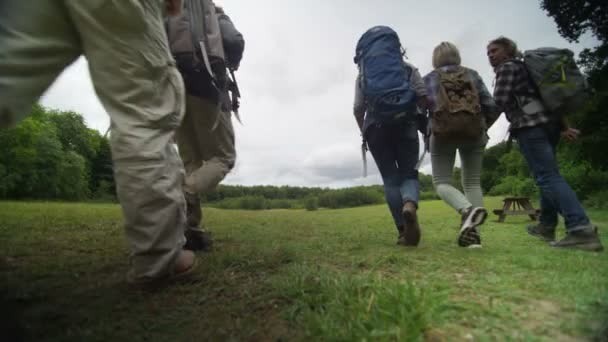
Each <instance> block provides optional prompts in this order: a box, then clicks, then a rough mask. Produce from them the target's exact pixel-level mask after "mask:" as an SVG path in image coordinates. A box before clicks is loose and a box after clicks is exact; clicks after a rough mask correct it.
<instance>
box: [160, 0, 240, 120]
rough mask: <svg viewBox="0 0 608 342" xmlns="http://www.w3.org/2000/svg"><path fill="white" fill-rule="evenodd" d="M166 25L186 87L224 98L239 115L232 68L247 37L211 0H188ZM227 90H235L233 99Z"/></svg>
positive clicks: (218, 99) (198, 93)
mask: <svg viewBox="0 0 608 342" xmlns="http://www.w3.org/2000/svg"><path fill="white" fill-rule="evenodd" d="M166 29H167V36H168V39H169V47H170V49H171V53H172V54H173V56H174V57H175V60H176V62H177V66H178V69H179V70H180V72H181V74H182V76H183V78H184V83H185V85H186V91H187V92H188V93H189V94H191V95H194V96H200V97H205V98H209V99H211V100H214V101H216V102H221V103H222V106H223V107H224V109H228V110H233V111H235V114H237V118H238V113H237V110H238V97H240V94H239V91H238V86H237V85H236V80H235V79H234V74H233V72H234V70H236V69H237V68H238V64H239V63H240V60H241V58H242V55H243V49H244V40H243V38H242V35H241V34H240V32H238V31H237V30H236V28H234V25H233V24H232V22H231V21H230V19H229V18H228V16H226V15H225V14H224V13H223V10H221V8H218V7H216V6H215V4H214V3H213V1H212V0H185V1H184V6H183V10H182V12H181V14H180V15H179V16H177V17H171V18H168V19H167V21H166ZM227 68H228V69H230V71H231V74H232V77H233V79H232V80H230V79H229V77H228V74H227V73H226V69H227ZM226 90H230V91H231V92H232V99H230V98H228V93H227V92H226ZM230 102H231V103H230Z"/></svg>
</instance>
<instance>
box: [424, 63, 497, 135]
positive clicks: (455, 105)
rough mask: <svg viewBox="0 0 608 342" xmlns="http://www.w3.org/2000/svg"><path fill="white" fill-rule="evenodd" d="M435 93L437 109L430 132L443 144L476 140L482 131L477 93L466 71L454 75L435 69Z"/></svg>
mask: <svg viewBox="0 0 608 342" xmlns="http://www.w3.org/2000/svg"><path fill="white" fill-rule="evenodd" d="M435 72H436V73H437V77H438V86H439V89H438V92H437V99H436V109H435V111H434V112H433V113H432V115H431V127H432V133H433V135H434V136H435V138H436V139H438V140H441V141H446V142H466V141H472V140H475V139H479V138H480V137H481V136H482V135H483V134H484V132H485V129H486V127H485V126H486V125H485V119H484V117H483V115H482V114H481V105H480V103H479V94H478V92H477V89H476V87H475V84H474V83H473V80H472V79H471V77H469V75H468V73H467V70H466V69H465V68H462V67H459V68H458V69H457V70H456V71H455V72H444V71H441V70H439V69H436V70H435Z"/></svg>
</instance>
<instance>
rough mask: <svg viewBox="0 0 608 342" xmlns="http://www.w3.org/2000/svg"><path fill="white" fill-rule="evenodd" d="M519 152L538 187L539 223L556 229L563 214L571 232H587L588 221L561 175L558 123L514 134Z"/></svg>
mask: <svg viewBox="0 0 608 342" xmlns="http://www.w3.org/2000/svg"><path fill="white" fill-rule="evenodd" d="M513 135H514V137H515V138H516V139H517V142H518V144H519V149H520V150H521V153H522V154H523V156H524V158H525V159H526V161H527V162H528V167H529V168H530V170H531V171H532V174H533V175H534V179H535V181H536V185H538V187H539V188H540V193H541V198H540V209H541V213H540V223H541V224H543V225H545V226H549V227H555V226H557V214H558V213H559V214H561V215H562V217H563V218H564V221H565V224H566V230H567V231H569V232H573V231H577V230H581V229H585V228H587V227H588V226H589V224H590V222H589V218H588V217H587V215H586V214H585V210H584V209H583V207H582V206H581V203H580V202H579V200H578V198H577V197H576V194H575V193H574V191H573V190H572V188H571V187H570V185H568V183H567V182H566V180H565V179H564V178H563V177H562V176H561V175H560V174H559V169H558V166H557V159H556V157H555V148H556V146H557V143H558V142H559V138H560V128H559V126H558V125H557V124H556V123H548V124H544V125H539V126H534V127H526V128H520V129H517V130H514V131H513Z"/></svg>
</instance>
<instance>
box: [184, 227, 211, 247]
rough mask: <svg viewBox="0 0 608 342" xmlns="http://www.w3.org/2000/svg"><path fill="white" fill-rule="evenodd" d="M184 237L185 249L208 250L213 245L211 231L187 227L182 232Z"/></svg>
mask: <svg viewBox="0 0 608 342" xmlns="http://www.w3.org/2000/svg"><path fill="white" fill-rule="evenodd" d="M184 236H185V237H186V244H185V245H184V249H185V250H190V251H203V252H208V251H210V250H211V247H212V246H213V239H212V237H211V233H210V232H207V231H204V230H202V229H198V228H188V229H186V231H185V232H184Z"/></svg>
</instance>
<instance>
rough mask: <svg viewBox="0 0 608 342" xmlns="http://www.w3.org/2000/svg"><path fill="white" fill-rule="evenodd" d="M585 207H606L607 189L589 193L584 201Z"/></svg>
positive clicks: (607, 204)
mask: <svg viewBox="0 0 608 342" xmlns="http://www.w3.org/2000/svg"><path fill="white" fill-rule="evenodd" d="M585 206H586V207H587V208H593V209H608V190H604V191H599V192H596V193H593V194H591V195H590V196H589V197H588V198H587V200H586V201H585Z"/></svg>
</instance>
